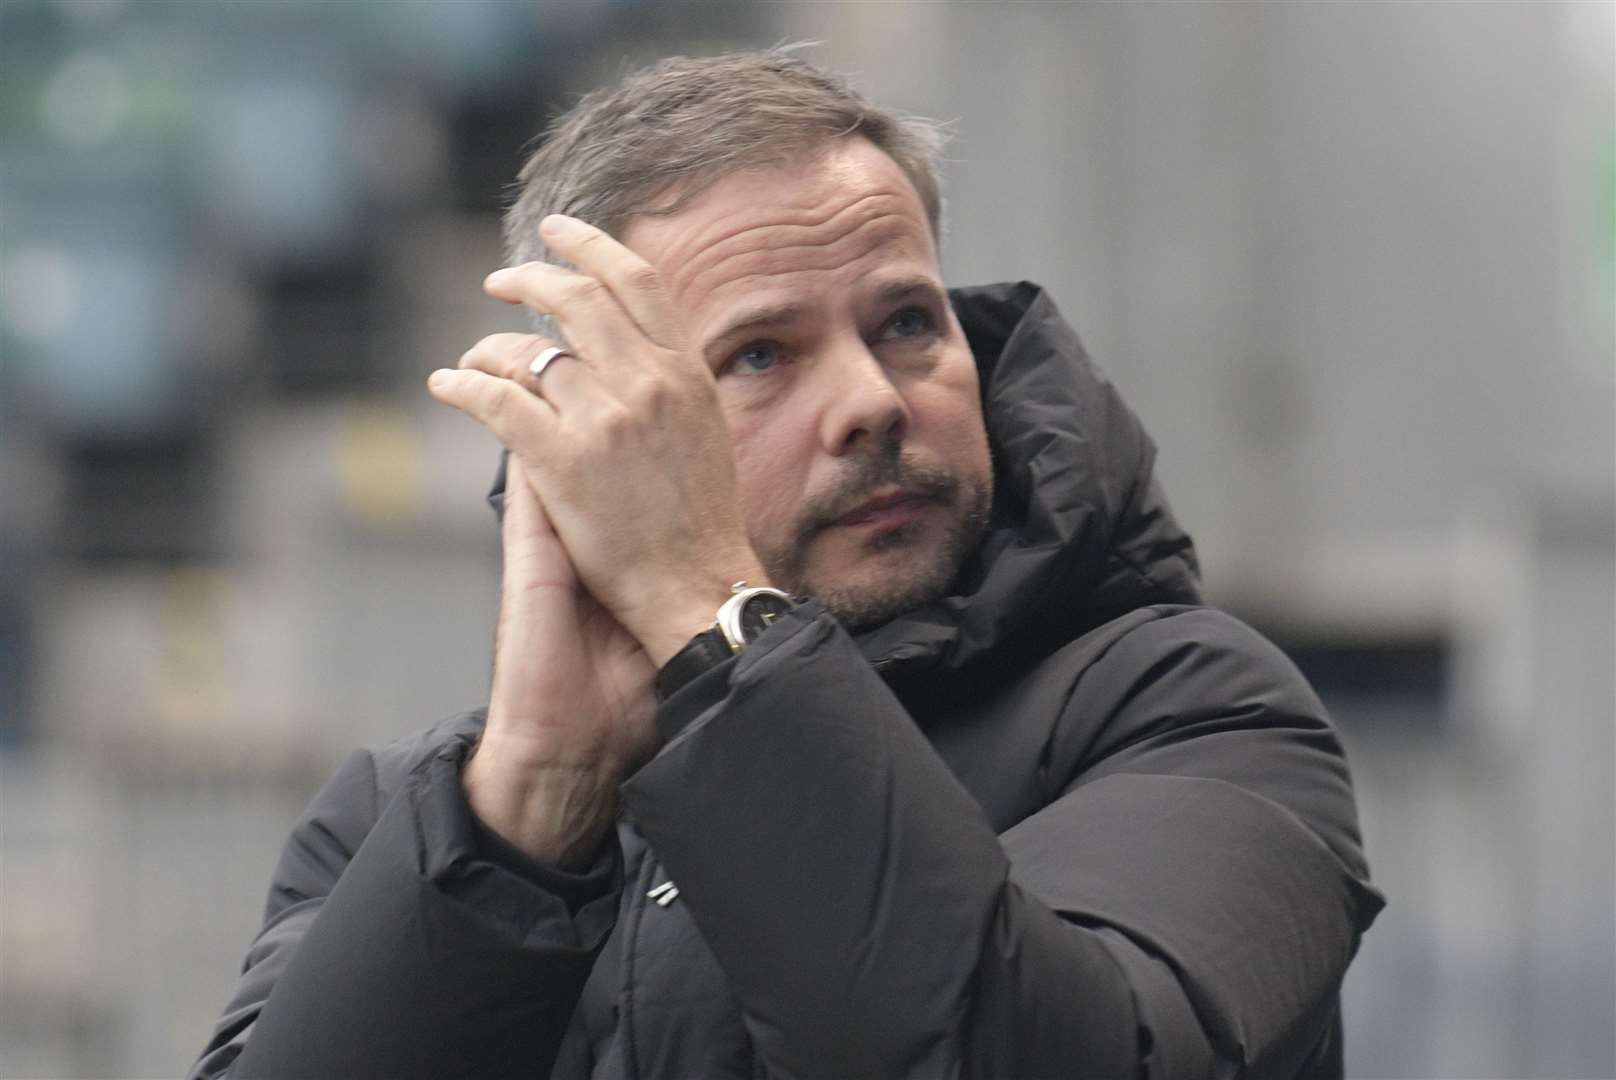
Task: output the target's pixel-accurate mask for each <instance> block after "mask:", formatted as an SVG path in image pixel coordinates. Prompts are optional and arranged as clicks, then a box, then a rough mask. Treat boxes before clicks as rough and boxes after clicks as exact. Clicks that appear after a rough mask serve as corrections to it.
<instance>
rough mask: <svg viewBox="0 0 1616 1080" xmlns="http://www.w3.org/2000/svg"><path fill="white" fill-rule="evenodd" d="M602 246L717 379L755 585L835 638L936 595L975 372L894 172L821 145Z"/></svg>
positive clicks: (975, 509) (883, 162)
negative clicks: (830, 620)
mask: <svg viewBox="0 0 1616 1080" xmlns="http://www.w3.org/2000/svg"><path fill="white" fill-rule="evenodd" d="M622 239H623V241H624V243H626V244H627V245H628V246H629V247H630V248H632V249H633V250H635V251H636V252H638V253H639V254H640V255H641V256H642V257H643V258H645V259H646V260H647V261H649V262H650V263H651V264H652V265H653V266H655V267H656V268H657V270H658V271H659V272H660V273H661V275H662V277H663V280H664V281H665V282H666V284H667V286H668V287H669V289H670V290H671V291H672V293H673V296H674V300H675V302H676V304H677V305H678V307H679V308H680V310H681V311H682V312H683V313H684V315H685V327H686V330H687V332H688V333H689V335H690V342H691V344H692V346H693V347H694V348H695V349H697V350H698V351H699V352H700V354H701V355H702V356H703V357H705V359H706V360H707V363H708V364H709V365H710V367H711V368H712V371H713V373H714V375H715V376H716V378H717V382H718V391H719V399H720V401H721V402H722V404H723V408H724V415H725V417H726V419H727V421H728V424H729V430H730V435H731V438H732V440H733V442H734V447H735V468H736V475H737V482H738V489H739V495H740V500H741V511H742V513H743V515H744V516H745V519H746V523H747V529H748V531H749V533H750V535H751V540H752V545H753V547H754V548H755V549H756V551H757V553H758V555H759V557H760V558H761V559H762V561H763V564H764V566H765V567H766V568H767V569H768V570H769V573H770V575H771V577H772V578H773V579H774V581H775V583H776V584H778V585H780V586H781V587H783V588H786V589H788V590H790V591H792V592H798V593H807V594H810V595H813V596H817V597H819V598H820V599H821V600H823V601H824V602H825V604H826V606H827V607H829V608H830V610H831V611H833V612H835V613H836V614H837V615H838V616H839V617H840V618H841V619H842V620H843V621H844V622H846V623H848V624H850V625H852V626H855V627H859V626H867V625H873V624H875V623H879V622H883V621H885V620H887V619H890V618H892V617H893V616H895V615H898V614H900V613H902V612H904V611H906V610H909V609H911V608H914V607H916V606H918V605H920V604H923V603H926V602H927V601H930V600H933V599H936V598H937V597H939V596H941V595H943V594H944V592H945V591H946V590H947V588H948V586H949V585H950V584H951V582H952V581H953V578H954V575H955V573H956V572H957V571H958V569H959V566H960V564H961V562H962V561H963V560H964V559H965V557H966V556H967V555H968V554H969V553H970V552H971V550H972V549H973V548H974V547H975V545H976V542H977V540H978V538H979V537H980V535H981V531H982V529H983V527H984V526H985V524H986V521H987V515H988V508H989V505H990V504H991V501H992V486H993V479H992V477H993V473H992V467H991V465H990V463H989V459H988V447H987V435H986V433H985V431H984V428H983V423H982V410H981V405H980V401H979V398H978V391H977V377H976V365H975V363H974V362H973V360H972V358H971V352H970V349H969V347H968V346H967V344H966V341H965V336H964V334H963V333H962V332H961V330H960V327H959V323H958V321H957V320H956V319H955V318H954V313H953V311H952V309H951V308H950V307H949V305H948V301H947V296H946V294H945V293H944V291H943V286H942V282H941V279H940V278H939V275H938V270H937V253H936V249H935V247H934V246H933V243H932V237H931V230H930V228H929V227H928V225H927V220H926V212H925V209H924V208H923V207H922V205H921V202H920V199H919V197H918V196H917V195H916V194H915V191H914V188H913V186H912V185H911V184H910V183H909V180H908V178H907V177H905V176H904V174H903V172H902V170H900V169H899V168H898V166H897V165H896V164H895V163H894V162H893V161H892V159H891V158H889V157H888V156H887V155H886V154H885V153H883V152H881V151H880V150H878V149H876V148H875V147H874V146H873V145H872V144H871V143H869V142H867V141H865V140H863V139H856V138H843V139H836V140H834V141H832V142H830V143H828V144H827V145H826V147H825V148H824V150H823V151H822V152H820V153H817V154H814V155H810V156H807V157H805V158H803V159H802V160H799V161H796V162H793V163H791V164H790V165H788V166H782V167H778V168H767V169H758V170H753V171H747V172H742V173H736V174H733V175H731V176H728V177H725V178H724V179H722V180H720V181H719V182H718V183H717V184H715V185H713V186H712V187H711V188H708V189H707V190H706V191H704V192H702V193H701V195H699V196H698V197H696V198H695V199H693V200H691V202H690V203H689V204H687V205H686V206H684V207H682V208H680V210H679V211H678V212H677V213H674V214H670V215H667V216H660V217H659V216H647V217H641V218H637V219H635V220H634V221H633V223H632V224H630V226H629V227H628V229H627V230H626V231H625V235H624V236H623V237H622Z"/></svg>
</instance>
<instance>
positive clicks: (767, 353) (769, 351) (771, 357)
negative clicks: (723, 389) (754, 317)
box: [727, 341, 781, 375]
mask: <svg viewBox="0 0 1616 1080" xmlns="http://www.w3.org/2000/svg"><path fill="white" fill-rule="evenodd" d="M780 359H781V357H780V346H778V345H776V344H774V343H773V342H768V341H760V342H758V343H757V344H755V345H748V346H747V347H746V348H744V349H742V350H741V351H740V352H738V353H736V354H735V355H734V357H733V358H731V360H730V362H729V367H728V369H727V370H728V371H731V372H734V373H736V374H738V375H759V374H762V373H763V372H765V371H768V370H769V369H770V368H772V367H774V366H775V365H776V364H778V363H779V362H780Z"/></svg>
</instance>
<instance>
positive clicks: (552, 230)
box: [539, 214, 574, 236]
mask: <svg viewBox="0 0 1616 1080" xmlns="http://www.w3.org/2000/svg"><path fill="white" fill-rule="evenodd" d="M573 220H574V219H573V218H570V217H568V216H567V215H566V214H550V215H548V216H546V217H545V219H544V220H543V221H541V222H539V231H540V232H542V233H544V234H545V235H546V236H557V235H559V234H561V233H564V232H566V231H567V230H568V229H570V228H571V227H572V223H573Z"/></svg>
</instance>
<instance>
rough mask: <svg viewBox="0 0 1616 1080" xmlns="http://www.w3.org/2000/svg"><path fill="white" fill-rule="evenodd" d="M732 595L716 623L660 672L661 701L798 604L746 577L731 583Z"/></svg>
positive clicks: (748, 643)
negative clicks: (750, 581)
mask: <svg viewBox="0 0 1616 1080" xmlns="http://www.w3.org/2000/svg"><path fill="white" fill-rule="evenodd" d="M730 592H731V593H732V595H731V596H730V598H729V599H728V600H725V601H724V604H723V606H722V607H720V608H719V609H718V617H717V619H716V620H715V621H714V622H713V625H712V626H710V627H708V628H707V629H706V630H703V631H702V632H701V633H699V634H697V635H696V636H695V637H693V638H691V639H690V643H689V644H687V645H686V646H685V647H684V648H682V649H680V650H679V651H678V652H676V653H674V654H673V656H672V657H671V658H669V660H668V662H667V663H666V664H663V665H662V670H661V671H659V672H657V677H656V694H657V700H658V701H667V700H668V699H669V698H670V697H672V696H673V695H674V693H675V692H676V691H677V690H679V689H680V688H681V687H683V686H684V685H685V684H686V683H688V682H691V681H692V680H694V679H695V678H696V676H698V675H700V674H702V673H703V672H707V671H711V670H712V669H713V668H715V667H717V666H718V665H719V664H722V663H723V662H724V661H725V660H728V659H729V658H730V657H732V656H734V655H735V654H736V653H738V652H740V651H741V650H742V649H744V648H746V647H747V646H748V645H750V644H752V642H754V641H756V640H757V638H758V635H760V634H762V633H763V631H765V630H767V629H768V628H769V624H770V623H772V622H774V620H776V619H778V618H779V617H780V616H782V615H784V614H785V613H786V612H788V611H790V610H791V609H792V608H794V607H796V606H797V602H796V601H795V600H793V599H792V598H791V597H790V596H788V595H787V594H785V593H783V592H781V591H780V590H779V589H770V588H767V587H761V586H759V587H749V586H748V585H747V584H746V582H744V581H737V582H736V583H735V584H734V585H731V586H730Z"/></svg>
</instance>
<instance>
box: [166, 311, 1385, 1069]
mask: <svg viewBox="0 0 1616 1080" xmlns="http://www.w3.org/2000/svg"><path fill="white" fill-rule="evenodd" d="M954 300H955V305H956V308H957V309H958V311H959V313H960V316H961V320H962V322H963V323H964V324H965V326H966V327H967V331H968V333H969V335H970V338H971V343H972V346H973V348H974V350H975V352H976V355H977V357H978V362H979V364H980V366H981V368H982V376H983V378H982V384H983V388H984V390H983V392H984V401H985V405H986V413H987V418H988V426H989V431H990V433H991V436H992V441H993V449H994V454H995V459H996V462H997V466H998V469H999V476H998V483H999V487H998V494H999V497H998V500H997V506H996V509H995V519H996V522H995V526H994V529H993V530H992V532H991V536H990V538H989V539H988V541H987V542H986V543H985V544H984V546H983V549H982V551H981V553H980V555H979V557H977V558H976V559H975V560H974V561H973V562H972V563H971V565H970V566H968V567H967V568H966V570H965V572H964V573H963V574H962V576H961V581H960V585H959V589H958V592H957V594H956V595H954V596H952V597H950V598H949V599H947V600H944V601H942V602H940V603H938V604H936V605H934V606H932V607H929V608H926V609H924V610H921V611H917V612H915V613H913V614H911V615H909V616H906V617H904V618H902V619H899V620H897V621H896V622H893V623H891V624H889V625H887V626H885V627H883V628H881V629H879V630H876V631H874V632H872V633H870V634H867V635H864V636H862V637H860V638H859V639H857V640H855V639H853V638H850V637H849V636H848V635H847V634H846V633H845V632H844V631H843V630H842V629H841V628H840V627H839V626H838V625H837V624H836V623H835V622H834V620H832V619H831V618H830V617H828V616H827V615H825V614H823V613H822V612H821V611H819V609H818V608H817V606H816V605H807V606H805V607H803V608H799V609H797V611H795V612H794V613H793V614H792V615H791V616H790V617H788V618H786V619H784V620H782V621H781V622H780V623H777V624H776V625H775V626H773V627H771V628H770V630H769V632H768V633H767V634H766V635H765V637H764V638H763V639H762V640H761V641H760V642H759V643H758V644H757V645H755V646H754V647H753V648H751V649H749V650H747V652H746V653H744V654H743V655H742V656H741V657H740V658H739V659H738V660H736V661H732V662H730V663H729V664H727V665H725V666H724V667H722V668H720V669H717V670H716V671H714V672H712V673H710V674H708V675H706V676H703V677H702V678H701V679H699V680H697V681H696V682H695V683H693V684H691V685H690V686H688V687H686V688H685V689H684V690H682V691H681V692H680V693H679V694H678V695H677V696H676V697H675V698H674V699H673V700H672V701H670V702H669V703H668V704H667V705H665V706H664V707H663V709H662V711H661V713H660V715H659V723H661V724H662V726H663V728H664V732H665V734H666V735H667V737H668V738H667V743H666V745H665V746H664V748H663V749H662V751H661V752H660V753H659V754H658V755H657V756H656V757H655V758H654V759H653V760H652V761H651V762H650V763H649V764H647V765H646V766H645V767H644V768H643V769H642V770H640V772H639V773H637V774H636V775H635V776H633V777H632V778H631V779H630V780H629V781H628V783H627V784H626V785H625V788H624V791H625V797H626V807H627V812H626V814H625V820H624V822H623V824H622V826H621V828H620V830H619V833H618V838H619V842H618V844H616V845H609V846H608V849H607V850H606V851H604V852H603V853H602V855H601V857H600V859H599V860H597V864H596V866H595V867H594V868H593V869H592V870H591V871H589V872H588V873H586V874H582V875H564V874H560V873H557V872H554V871H547V870H546V869H545V868H543V867H537V866H532V865H526V866H524V865H522V864H521V862H520V861H519V860H518V859H517V858H515V856H514V855H513V853H511V852H509V851H505V850H502V849H501V846H500V845H499V844H498V842H497V841H496V840H495V839H494V838H492V837H490V836H487V835H482V834H481V833H480V832H479V829H478V827H477V826H476V825H475V823H474V822H473V820H472V819H471V818H470V815H469V813H468V811H467V809H466V806H465V803H464V800H463V799H462V797H461V795H460V788H459V783H458V768H459V763H460V761H461V760H462V759H463V757H464V754H465V751H466V748H467V747H468V746H469V745H470V743H471V741H472V740H473V739H474V738H475V736H476V732H477V729H478V726H479V722H480V718H479V715H478V714H470V715H468V716H465V717H461V718H458V719H456V720H453V721H450V722H447V723H445V724H440V725H439V726H437V727H436V728H433V729H431V730H429V731H427V732H425V733H423V734H419V735H415V736H413V737H411V738H408V739H405V740H403V741H402V742H399V743H396V744H394V745H393V746H390V747H388V748H387V749H385V750H382V751H378V752H376V753H360V754H357V755H355V756H354V757H353V758H351V759H350V760H349V761H348V762H347V763H346V764H345V765H344V766H343V767H342V769H341V770H340V771H339V772H338V774H337V775H336V777H335V778H334V779H333V780H332V781H331V782H330V783H329V784H328V785H327V786H326V788H325V789H324V790H323V791H322V792H321V793H320V794H319V795H318V796H317V797H316V799H315V800H314V802H313V804H312V805H311V806H310V808H309V810H308V811H307V813H306V814H305V816H304V817H303V819H302V820H301V821H300V822H299V824H298V826H297V827H296V829H295V831H294V832H293V834H292V837H291V839H290V841H289V843H288V845H287V848H286V851H285V854H284V855H283V857H282V859H281V862H280V865H279V867H278V868H277V870H276V874H275V880H274V884H273V886H272V888H271V892H270V899H269V907H268V913H267V920H266V923H265V926H264V929H263V930H262V931H261V933H260V935H259V937H258V939H257V941H256V942H255V943H254V945H253V947H252V950H251V952H250V953H249V955H248V958H247V964H246V968H245V971H244V973H243V975H242V979H241V983H240V986H239V988H238V992H237V995H236V997H235V999H234V1000H233V1001H232V1002H231V1004H230V1007H229V1009H228V1011H227V1012H226V1013H225V1015H224V1016H223V1018H222V1019H221V1021H220V1025H219V1028H218V1030H217V1032H216V1034H215V1036H214V1039H213V1040H212V1042H211V1043H210V1044H209V1047H208V1049H207V1050H206V1052H205V1053H204V1055H203V1057H202V1059H201V1060H200V1061H199V1062H198V1064H197V1068H196V1075H197V1076H202V1077H217V1076H221V1075H225V1074H226V1073H227V1072H228V1074H229V1075H231V1076H233V1077H237V1078H238V1080H240V1078H246V1077H261V1076H262V1077H360V1076H375V1077H394V1078H398V1077H448V1076H471V1075H476V1076H513V1077H514V1076H525V1077H543V1076H544V1075H546V1073H547V1072H549V1071H550V1070H551V1068H552V1065H553V1068H554V1075H555V1076H559V1077H585V1076H596V1077H704V1078H719V1077H758V1076H778V1077H787V1076H791V1077H836V1078H853V1077H858V1078H866V1077H867V1078H878V1077H880V1078H885V1077H928V1078H929V1077H1055V1076H1061V1077H1132V1076H1151V1077H1158V1076H1159V1077H1166V1076H1172V1077H1232V1076H1251V1077H1292V1076H1309V1077H1313V1076H1339V1075H1340V1074H1341V1063H1340V1052H1341V1047H1340V1024H1339V1017H1338V1005H1337V989H1338V986H1339V984H1340V980H1341V977H1342V974H1343V972H1344V971H1345V970H1346V967H1347V963H1348V961H1349V960H1350V959H1351V958H1352V955H1353V952H1354V951H1355V949H1356V948H1357V945H1358V940H1359V935H1360V934H1361V933H1362V931H1363V930H1364V929H1365V928H1366V927H1367V926H1368V924H1369V922H1370V921H1371V919H1372V918H1373V917H1374V915H1375V913H1376V911H1377V910H1378V909H1379V908H1380V906H1381V901H1380V899H1379V897H1378V895H1377V894H1376V893H1375V892H1374V891H1373V889H1372V888H1370V887H1369V885H1368V884H1367V876H1368V872H1367V869H1366V866H1365V863H1364V859H1363V855H1362V852H1361V850H1360V843H1359V837H1358V831H1357V826H1356V823H1355V815H1354V810H1353V802H1352V792H1351V787H1350V784H1349V780H1348V776H1347V768H1346V763H1345V761H1344V759H1343V756H1342V751H1341V746H1340V744H1339V742H1338V741H1337V739H1336V736H1335V734H1334V733H1333V732H1332V730H1331V728H1330V726H1329V723H1328V722H1327V720H1326V719H1325V717H1324V713H1323V710H1322V708H1321V707H1320V705H1319V702H1318V701H1317V699H1316V698H1315V697H1314V695H1313V693H1312V692H1311V691H1310V690H1309V689H1308V687H1307V685H1306V684H1305V683H1304V681H1303V680H1302V678H1301V677H1300V676H1299V675H1298V674H1297V672H1296V671H1295V669H1294V668H1293V667H1292V666H1291V664H1290V663H1289V662H1288V661H1287V660H1286V659H1285V658H1284V657H1283V656H1282V655H1281V654H1280V653H1279V652H1278V651H1276V650H1275V649H1274V648H1273V646H1271V645H1270V644H1268V643H1267V642H1266V641H1264V640H1263V639H1262V638H1261V637H1259V636H1258V635H1257V634H1255V633H1254V632H1253V631H1251V630H1249V629H1248V628H1246V627H1245V626H1243V625H1241V624H1240V623H1239V622H1237V621H1235V620H1234V619H1232V618H1230V617H1229V616H1227V615H1224V614H1221V613H1219V612H1217V611H1215V610H1211V609H1208V608H1205V607H1201V606H1198V597H1197V592H1196V584H1195V567H1194V562H1193V554H1192V551H1191V548H1190V543H1189V540H1188V538H1187V537H1186V536H1185V535H1184V534H1183V533H1182V532H1181V531H1180V530H1179V529H1178V527H1177V525H1176V524H1175V523H1174V522H1173V520H1172V518H1171V516H1170V514H1169V513H1168V510H1167V507H1166V504H1165V502H1164V501H1163V500H1162V497H1161V495H1160V493H1159V491H1158V490H1157V489H1156V486H1155V484H1154V482H1153V479H1152V458H1153V451H1152V448H1151V445H1150V443H1149V441H1148V439H1147V437H1146V436H1145V435H1144V433H1143V431H1142V430H1141V428H1140V426H1139V424H1138V421H1137V420H1136V419H1135V418H1134V416H1133V414H1132V413H1131V412H1129V411H1128V409H1127V408H1126V407H1125V406H1124V405H1123V404H1122V403H1121V401H1120V399H1119V398H1118V397H1117V395H1116V394H1115V392H1114V391H1113V390H1112V389H1111V388H1110V386H1109V385H1107V384H1106V383H1105V382H1104V381H1103V380H1102V379H1101V378H1100V376H1099V375H1098V374H1097V373H1096V372H1095V370H1094V369H1093V367H1092V366H1091V365H1090V363H1089V362H1088V360H1087V359H1086V358H1085V357H1084V355H1083V353H1082V350H1081V347H1080V346H1079V344H1078V342H1077V340H1076V338H1075V336H1074V335H1073V334H1072V332H1071V330H1070V329H1068V328H1067V327H1066V325H1065V324H1064V323H1063V322H1062V321H1061V320H1060V317H1059V315H1058V314H1057V313H1056V311H1055V309H1054V307H1053V305H1052V304H1051V303H1050V301H1049V300H1048V299H1047V298H1046V297H1045V296H1044V295H1043V294H1042V293H1041V292H1040V290H1038V289H1037V288H1036V287H1034V286H1031V285H1026V284H1020V285H1003V286H995V287H991V288H986V289H976V290H965V291H960V292H958V293H956V294H955V297H954ZM668 881H672V882H673V883H674V885H675V887H676V890H677V891H676V892H675V891H674V890H673V889H666V888H664V889H658V886H662V885H664V884H665V883H666V882H668ZM653 892H655V893H656V895H657V897H658V899H660V900H661V901H662V902H661V903H659V902H657V900H653V899H649V898H648V894H649V893H653ZM670 895H671V900H670ZM243 1046H245V1051H243V1050H242V1047H243ZM238 1054H239V1055H240V1056H239V1058H238V1056H237V1055H238Z"/></svg>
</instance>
